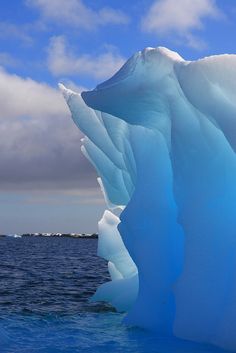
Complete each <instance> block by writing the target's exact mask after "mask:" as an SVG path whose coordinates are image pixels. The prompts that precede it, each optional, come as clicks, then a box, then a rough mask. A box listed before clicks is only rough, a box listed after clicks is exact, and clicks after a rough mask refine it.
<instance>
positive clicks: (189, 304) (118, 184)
mask: <svg viewBox="0 0 236 353" xmlns="http://www.w3.org/2000/svg"><path fill="white" fill-rule="evenodd" d="M60 87H61V89H62V91H63V94H64V97H65V99H66V101H67V104H68V105H69V107H70V110H71V113H72V117H73V119H74V121H75V123H76V125H77V126H78V127H79V128H80V130H81V131H82V132H83V133H84V135H85V138H84V139H83V146H82V151H83V153H84V154H85V156H86V157H87V158H88V159H89V160H90V161H91V163H92V164H93V165H94V167H95V168H96V170H97V173H98V176H99V182H100V185H101V187H102V190H103V192H104V196H105V199H106V201H107V205H108V208H109V209H110V211H106V212H105V214H104V216H103V219H102V220H101V221H100V223H99V233H100V234H99V246H98V247H99V248H98V254H99V255H100V256H102V257H104V258H105V259H107V260H108V261H109V262H108V266H109V271H110V274H111V279H112V281H111V282H109V283H106V284H104V285H103V286H101V287H100V288H99V289H98V291H97V293H96V294H95V297H94V299H95V300H107V301H109V302H110V303H112V304H113V305H114V306H115V307H116V308H117V309H118V310H120V311H127V312H128V313H127V316H126V322H127V323H129V324H134V325H138V326H140V327H143V328H148V329H151V330H155V331H156V332H157V334H158V335H161V336H163V335H170V336H171V335H175V336H177V337H179V338H183V339H188V340H192V341H196V342H205V343H211V344H214V345H217V346H219V347H222V348H225V349H229V350H233V351H236V334H235V330H236V154H235V151H236V55H219V56H211V57H207V58H204V59H201V60H197V61H192V62H191V61H185V60H184V59H183V58H181V57H180V56H179V55H178V54H177V53H174V52H172V51H170V50H168V49H166V48H162V47H160V48H156V49H153V48H147V49H144V50H143V51H142V52H138V53H136V54H135V55H134V56H132V57H131V58H130V59H129V60H128V61H127V63H126V64H125V65H124V66H123V67H122V68H121V69H120V70H119V71H118V72H117V73H116V74H115V75H114V76H113V77H112V78H111V79H109V80H108V81H106V82H104V83H102V84H101V85H99V86H97V88H95V89H94V90H93V91H89V92H83V93H82V94H81V95H80V94H77V93H75V92H73V91H71V90H68V89H66V88H65V87H64V86H62V85H60ZM116 209H120V210H122V212H121V216H120V219H119V218H118V217H117V216H116V215H115V214H114V213H115V212H116Z"/></svg>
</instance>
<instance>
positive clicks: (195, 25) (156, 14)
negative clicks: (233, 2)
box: [142, 0, 223, 47]
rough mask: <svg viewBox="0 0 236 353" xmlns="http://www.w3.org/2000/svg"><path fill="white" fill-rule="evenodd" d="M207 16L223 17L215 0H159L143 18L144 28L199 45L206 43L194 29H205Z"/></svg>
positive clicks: (191, 44) (194, 45) (147, 30)
mask: <svg viewBox="0 0 236 353" xmlns="http://www.w3.org/2000/svg"><path fill="white" fill-rule="evenodd" d="M207 17H208V18H212V19H219V18H222V17H223V14H222V13H221V12H220V10H219V9H218V8H217V6H216V3H215V1H214V0H196V1H193V0H178V1H176V0H158V1H154V3H153V5H152V6H151V8H150V9H149V11H148V13H147V14H146V16H145V17H144V18H143V21H142V28H143V30H144V31H146V32H150V33H156V34H158V35H162V36H163V35H170V34H171V35H174V36H178V37H179V38H182V39H184V40H185V42H186V41H187V44H188V45H189V46H192V47H198V46H202V45H203V44H204V43H203V41H201V40H199V39H198V38H197V37H195V36H194V35H193V33H192V31H193V30H201V29H203V27H204V24H203V20H204V19H205V18H207Z"/></svg>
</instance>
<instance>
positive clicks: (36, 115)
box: [0, 68, 96, 191]
mask: <svg viewBox="0 0 236 353" xmlns="http://www.w3.org/2000/svg"><path fill="white" fill-rule="evenodd" d="M0 106H1V111H0V136H1V139H0V151H1V153H0V165H1V168H0V191H12V190H16V191H17V190H18V191H20V190H21V191H22V190H45V189H48V190H49V189H50V190H52V189H55V190H56V189H61V190H62V189H63V190H65V191H66V190H67V191H68V190H72V189H84V188H94V187H96V175H95V172H94V171H93V169H92V168H91V167H90V165H89V164H88V162H87V161H86V159H85V158H84V157H83V156H82V154H81V152H80V138H81V134H80V132H79V130H78V129H77V128H76V127H75V126H74V123H73V121H72V120H71V119H70V113H69V111H68V110H67V107H66V105H65V103H64V100H63V98H62V97H61V94H60V93H59V92H58V90H57V89H54V88H52V87H50V86H49V85H47V84H45V83H39V82H36V81H34V80H32V79H30V78H26V79H24V78H21V77H20V76H17V75H12V74H9V73H8V72H6V71H5V70H4V69H3V68H0Z"/></svg>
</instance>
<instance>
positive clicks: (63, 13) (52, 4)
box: [26, 0, 129, 30]
mask: <svg viewBox="0 0 236 353" xmlns="http://www.w3.org/2000/svg"><path fill="white" fill-rule="evenodd" d="M26 3H27V4H28V5H29V6H33V7H35V8H37V9H39V10H40V12H41V14H42V16H43V18H44V19H46V20H50V21H53V22H55V23H58V24H65V25H68V26H70V27H75V28H83V29H86V30H91V29H94V28H96V27H97V26H100V25H107V24H126V23H128V22H129V18H128V16H127V15H126V14H124V13H123V12H122V11H120V10H118V9H116V10H115V9H112V8H110V7H104V8H101V9H99V10H98V11H94V10H92V9H91V8H89V7H88V6H86V5H85V4H84V3H83V1H82V0H50V1H49V0H26Z"/></svg>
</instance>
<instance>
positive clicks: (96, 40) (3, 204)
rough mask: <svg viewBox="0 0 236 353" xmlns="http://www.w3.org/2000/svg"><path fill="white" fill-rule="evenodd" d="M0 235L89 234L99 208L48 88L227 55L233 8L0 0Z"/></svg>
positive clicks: (181, 1)
mask: <svg viewBox="0 0 236 353" xmlns="http://www.w3.org/2000/svg"><path fill="white" fill-rule="evenodd" d="M0 10H1V11H0V93H1V94H0V104H1V111H0V151H1V152H0V165H1V169H0V233H15V232H19V233H21V232H38V231H42V232H43V231H58V232H60V231H62V232H92V231H96V223H97V221H98V219H99V218H100V217H101V215H102V212H103V210H104V208H105V205H104V202H103V199H102V196H101V192H100V190H99V188H98V187H97V182H96V174H95V172H94V171H93V169H92V167H91V166H90V165H89V164H88V162H87V161H86V160H85V158H84V157H83V156H82V154H81V152H80V138H81V137H82V135H81V133H80V132H79V130H78V129H77V128H76V127H75V126H74V124H73V122H72V120H71V119H70V114H69V111H68V109H67V107H66V105H65V103H64V100H63V98H62V97H61V95H60V93H59V92H58V89H57V83H58V82H63V83H65V84H66V85H67V86H70V87H71V88H74V89H75V90H83V89H91V88H93V87H94V86H96V85H97V84H98V83H100V82H101V81H103V80H105V79H107V78H109V77H110V76H111V75H112V74H113V73H115V72H116V71H117V70H118V69H119V68H120V66H121V65H122V64H123V63H124V62H125V60H127V58H129V57H130V56H131V55H132V54H133V53H134V52H135V51H137V50H141V49H143V48H144V47H147V46H151V47H156V46H166V47H168V48H170V49H172V50H175V51H178V52H179V54H180V55H181V56H183V57H184V58H185V59H186V60H195V59H197V58H199V57H203V56H208V55H212V54H220V53H232V54H234V53H236V45H235V34H236V2H235V1H234V0H227V1H225V0H215V1H214V0H195V1H193V0H178V1H177V0H156V1H154V0H130V1H117V0H116V1H115V0H110V1H108V0H96V2H95V1H92V0H84V1H81V0H11V1H7V0H1V2H0Z"/></svg>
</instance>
